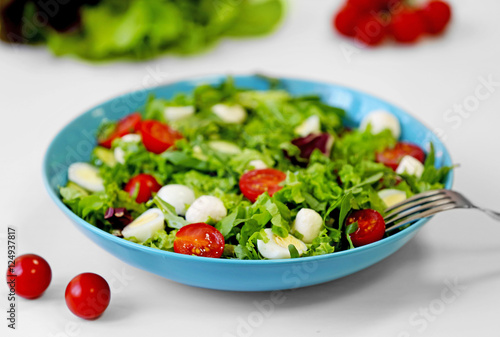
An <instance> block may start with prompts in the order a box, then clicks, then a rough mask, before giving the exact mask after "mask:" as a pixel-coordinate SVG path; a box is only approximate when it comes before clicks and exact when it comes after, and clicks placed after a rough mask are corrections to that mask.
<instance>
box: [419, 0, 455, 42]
mask: <svg viewBox="0 0 500 337" xmlns="http://www.w3.org/2000/svg"><path fill="white" fill-rule="evenodd" d="M420 14H421V16H422V18H423V22H424V26H425V30H426V32H427V33H429V34H432V35H438V34H440V33H442V32H443V31H444V29H445V28H446V26H447V25H448V23H449V22H450V19H451V7H450V5H449V4H448V3H446V2H444V1H431V2H429V3H428V4H427V5H426V6H425V7H424V8H423V9H422V10H421V12H420Z"/></svg>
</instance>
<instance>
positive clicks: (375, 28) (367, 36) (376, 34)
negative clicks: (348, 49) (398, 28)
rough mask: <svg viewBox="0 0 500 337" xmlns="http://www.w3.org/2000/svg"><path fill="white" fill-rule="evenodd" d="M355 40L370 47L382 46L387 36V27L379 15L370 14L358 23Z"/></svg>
mask: <svg viewBox="0 0 500 337" xmlns="http://www.w3.org/2000/svg"><path fill="white" fill-rule="evenodd" d="M354 30H355V32H356V36H355V39H356V40H358V41H360V42H362V43H364V44H366V45H369V46H376V45H378V44H380V43H381V42H382V41H383V40H384V38H385V36H386V27H385V25H384V24H383V21H382V18H381V17H379V16H378V15H373V14H368V15H365V16H363V17H362V18H361V19H360V20H359V21H358V23H357V25H356V28H355V29H354Z"/></svg>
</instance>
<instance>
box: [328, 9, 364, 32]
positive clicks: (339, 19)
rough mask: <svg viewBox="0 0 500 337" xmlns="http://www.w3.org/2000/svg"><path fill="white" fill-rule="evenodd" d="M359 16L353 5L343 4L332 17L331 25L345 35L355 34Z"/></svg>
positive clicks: (359, 13)
mask: <svg viewBox="0 0 500 337" xmlns="http://www.w3.org/2000/svg"><path fill="white" fill-rule="evenodd" d="M360 17H361V12H360V11H359V10H358V9H357V8H356V7H354V6H350V5H346V6H344V7H343V8H342V9H341V10H340V11H339V12H338V13H337V14H336V15H335V17H334V19H333V25H334V27H335V29H337V31H338V32H339V33H340V34H342V35H345V36H350V37H354V36H355V35H356V31H355V28H356V24H357V22H358V21H359V18H360Z"/></svg>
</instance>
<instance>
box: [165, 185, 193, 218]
mask: <svg viewBox="0 0 500 337" xmlns="http://www.w3.org/2000/svg"><path fill="white" fill-rule="evenodd" d="M157 196H158V197H159V198H160V199H162V200H163V201H165V202H167V203H169V204H170V205H172V206H174V208H175V212H176V213H177V214H178V215H182V216H184V215H185V214H186V205H191V204H192V203H193V202H194V200H195V196H194V192H193V190H192V189H190V188H189V187H187V186H184V185H180V184H170V185H165V186H163V187H162V188H161V189H160V190H159V191H158V194H157Z"/></svg>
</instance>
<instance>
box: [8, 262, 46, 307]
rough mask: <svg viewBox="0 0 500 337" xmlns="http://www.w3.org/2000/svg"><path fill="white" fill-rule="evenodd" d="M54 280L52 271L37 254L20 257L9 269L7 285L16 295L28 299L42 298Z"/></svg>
mask: <svg viewBox="0 0 500 337" xmlns="http://www.w3.org/2000/svg"><path fill="white" fill-rule="evenodd" d="M51 280H52V270H51V269H50V266H49V264H48V263H47V261H45V259H44V258H42V257H41V256H38V255H35V254H25V255H21V256H18V257H17V258H16V259H15V260H14V263H13V264H11V265H9V267H8V269H7V284H8V285H9V287H11V288H14V289H15V291H16V295H19V296H21V297H24V298H27V299H30V300H32V299H35V298H38V297H40V296H41V295H42V294H43V292H44V291H45V290H46V289H47V288H48V286H49V284H50V281H51Z"/></svg>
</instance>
